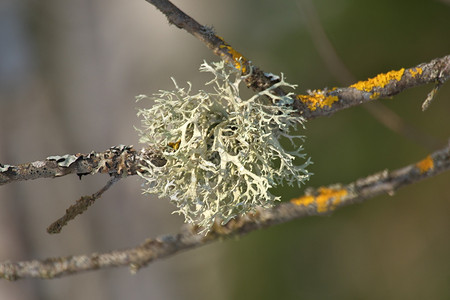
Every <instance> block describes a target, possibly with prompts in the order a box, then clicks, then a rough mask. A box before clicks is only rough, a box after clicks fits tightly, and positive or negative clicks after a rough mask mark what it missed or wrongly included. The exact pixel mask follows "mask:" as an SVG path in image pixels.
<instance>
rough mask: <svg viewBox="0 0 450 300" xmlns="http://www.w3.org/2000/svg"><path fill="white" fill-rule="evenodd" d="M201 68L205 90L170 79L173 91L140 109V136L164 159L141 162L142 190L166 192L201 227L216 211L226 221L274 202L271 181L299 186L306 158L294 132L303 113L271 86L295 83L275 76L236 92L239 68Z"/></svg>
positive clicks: (162, 93) (306, 175) (206, 225)
mask: <svg viewBox="0 0 450 300" xmlns="http://www.w3.org/2000/svg"><path fill="white" fill-rule="evenodd" d="M200 71H202V72H210V73H211V74H213V75H214V78H213V79H212V80H211V81H210V82H208V83H206V86H207V87H208V88H209V90H210V91H208V92H207V91H203V90H201V91H199V92H198V93H196V94H193V93H191V85H190V84H189V87H188V88H187V90H186V89H184V88H180V87H179V86H178V85H177V84H176V83H175V81H174V83H175V90H174V91H160V92H159V93H158V94H155V95H154V96H153V97H152V98H151V99H152V100H154V105H153V106H152V107H151V108H150V109H140V110H139V112H138V115H139V116H141V117H142V128H141V129H139V132H140V135H141V139H140V142H142V143H145V144H146V145H147V147H149V148H150V149H153V150H155V149H156V150H155V151H158V152H159V155H161V156H162V157H163V158H164V159H165V160H166V163H165V165H164V166H162V167H158V166H155V165H153V164H152V163H151V161H147V166H145V167H144V169H145V172H143V173H142V174H141V176H142V177H143V178H144V179H145V180H146V181H147V187H146V190H145V192H148V193H157V194H159V196H160V197H165V196H168V197H169V198H170V200H171V202H172V203H174V204H175V205H176V206H177V210H176V211H175V212H176V213H179V214H182V215H184V216H185V221H186V222H189V223H195V224H198V225H200V226H202V227H203V228H204V230H203V232H207V231H208V230H209V229H210V227H211V226H212V224H213V222H214V220H215V219H216V218H218V219H219V220H221V222H222V224H225V223H226V222H228V221H229V220H230V219H231V218H233V217H235V216H237V215H240V214H244V213H247V212H250V211H252V210H254V209H255V208H256V207H257V206H261V207H270V206H272V205H273V204H274V201H276V200H279V197H276V196H274V195H273V194H272V193H271V192H270V188H272V187H274V186H276V185H278V184H289V185H294V184H295V185H298V186H300V184H301V183H303V182H304V181H305V180H307V179H308V178H309V176H310V173H309V172H308V171H307V170H306V167H307V166H308V165H309V164H310V160H309V159H305V155H304V154H303V153H302V150H303V148H302V146H301V142H302V141H303V136H299V135H295V134H294V133H293V132H296V131H297V130H296V127H297V125H302V122H303V120H302V119H301V117H299V116H294V115H293V113H294V111H293V109H292V106H291V104H292V102H293V100H292V97H291V96H292V95H291V94H288V95H286V96H277V95H275V94H274V93H272V90H274V89H276V88H278V87H288V88H294V86H293V85H290V84H288V83H286V82H285V81H284V78H283V77H281V78H279V79H277V81H278V82H276V83H275V84H274V85H273V86H272V87H270V88H268V89H266V90H264V91H261V92H258V93H256V94H255V95H253V96H252V97H251V98H249V99H242V98H241V96H240V94H239V85H240V84H241V82H242V81H243V79H244V77H243V76H241V72H240V71H239V70H237V69H235V68H234V67H232V66H228V65H225V64H224V63H223V62H220V63H213V64H212V65H209V64H207V63H206V62H205V63H203V64H202V65H201V67H200ZM144 98H147V97H146V96H143V95H141V96H138V97H137V99H138V100H141V99H144ZM282 144H283V145H282ZM287 149H289V150H287Z"/></svg>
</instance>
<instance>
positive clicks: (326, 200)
mask: <svg viewBox="0 0 450 300" xmlns="http://www.w3.org/2000/svg"><path fill="white" fill-rule="evenodd" d="M347 194H348V192H347V190H346V189H335V188H327V187H321V188H319V194H318V195H317V196H311V195H307V196H303V197H300V198H295V199H292V200H291V202H292V203H294V204H295V205H302V206H310V205H312V204H315V205H316V209H317V212H318V213H325V212H329V211H333V210H334V209H335V208H336V207H337V206H338V205H339V203H341V200H342V198H343V197H345V196H347Z"/></svg>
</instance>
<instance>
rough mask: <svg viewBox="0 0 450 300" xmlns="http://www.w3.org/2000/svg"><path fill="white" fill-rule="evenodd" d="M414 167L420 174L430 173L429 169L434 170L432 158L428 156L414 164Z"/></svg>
mask: <svg viewBox="0 0 450 300" xmlns="http://www.w3.org/2000/svg"><path fill="white" fill-rule="evenodd" d="M416 167H417V168H418V169H419V170H420V173H421V174H423V173H425V172H428V171H430V170H431V169H433V168H434V162H433V158H432V157H431V156H430V155H428V156H427V157H426V158H425V159H423V160H421V161H419V162H418V163H417V164H416Z"/></svg>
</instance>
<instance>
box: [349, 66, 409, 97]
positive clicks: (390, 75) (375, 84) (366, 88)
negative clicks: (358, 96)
mask: <svg viewBox="0 0 450 300" xmlns="http://www.w3.org/2000/svg"><path fill="white" fill-rule="evenodd" d="M404 73H405V69H404V68H402V69H400V70H398V71H390V72H387V73H383V74H378V75H377V76H376V77H374V78H370V79H368V80H366V81H359V82H357V83H355V84H353V85H351V86H350V87H352V88H355V89H357V90H360V91H363V92H370V91H372V90H373V89H374V88H384V87H385V86H386V85H387V84H388V83H389V82H391V80H396V81H399V80H400V79H402V76H403V74H404Z"/></svg>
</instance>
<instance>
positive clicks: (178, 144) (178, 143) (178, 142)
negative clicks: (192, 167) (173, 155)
mask: <svg viewBox="0 0 450 300" xmlns="http://www.w3.org/2000/svg"><path fill="white" fill-rule="evenodd" d="M180 143H181V140H179V141H177V142H175V143H168V145H169V147H172V148H173V149H174V150H178V148H180Z"/></svg>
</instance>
